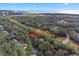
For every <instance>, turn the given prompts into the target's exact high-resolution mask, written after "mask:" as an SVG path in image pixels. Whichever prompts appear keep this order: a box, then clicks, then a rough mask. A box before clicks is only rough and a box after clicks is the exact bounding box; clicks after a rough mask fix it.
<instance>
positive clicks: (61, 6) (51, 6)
mask: <svg viewBox="0 0 79 59" xmlns="http://www.w3.org/2000/svg"><path fill="white" fill-rule="evenodd" d="M0 10H16V11H31V12H47V11H49V12H53V11H54V12H57V11H60V12H62V10H63V11H64V12H74V10H77V11H78V10H79V3H0Z"/></svg>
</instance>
